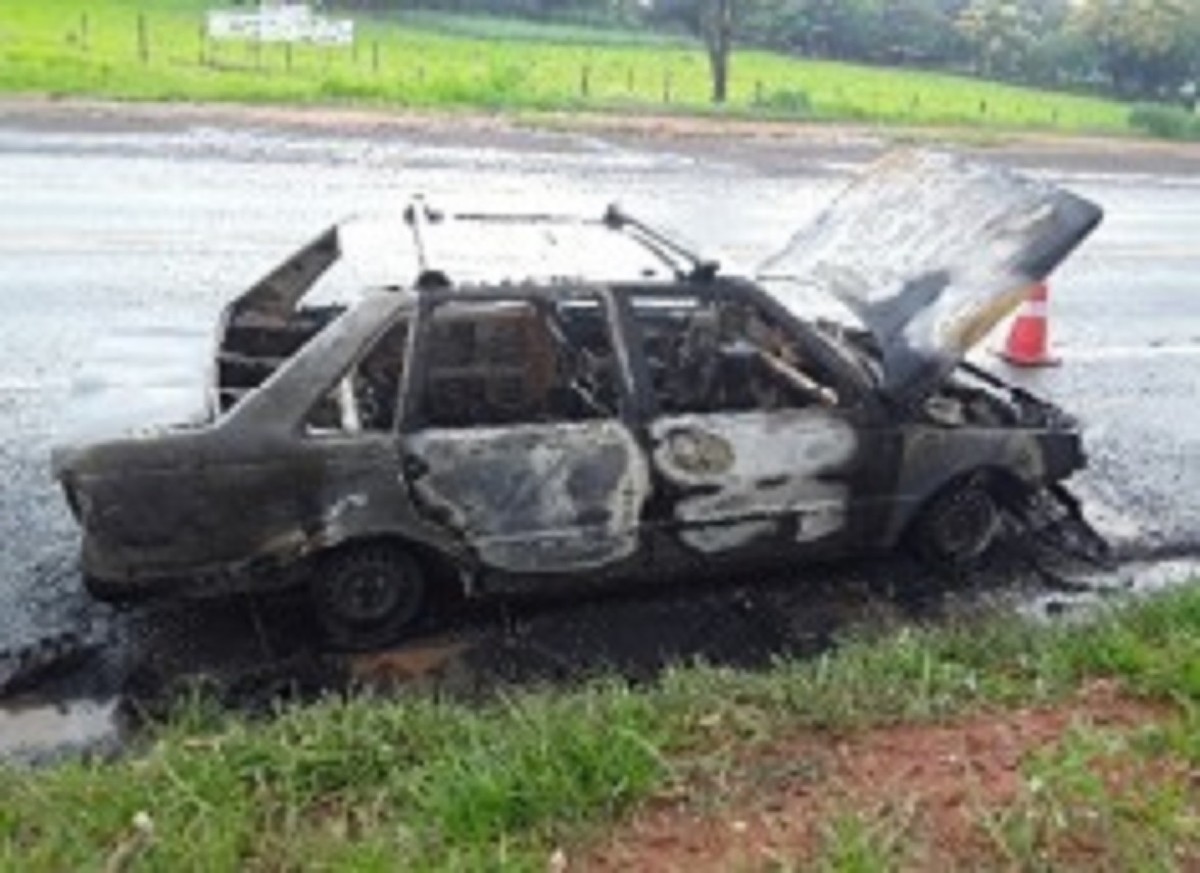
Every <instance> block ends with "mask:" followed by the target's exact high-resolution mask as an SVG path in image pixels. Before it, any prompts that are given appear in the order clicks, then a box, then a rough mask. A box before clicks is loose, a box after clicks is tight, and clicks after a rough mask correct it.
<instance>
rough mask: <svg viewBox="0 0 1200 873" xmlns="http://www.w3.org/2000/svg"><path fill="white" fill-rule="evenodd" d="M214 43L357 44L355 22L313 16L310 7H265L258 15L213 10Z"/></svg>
mask: <svg viewBox="0 0 1200 873" xmlns="http://www.w3.org/2000/svg"><path fill="white" fill-rule="evenodd" d="M207 29H208V36H209V38H210V39H244V40H251V41H254V42H315V43H321V44H322V45H349V44H350V43H352V42H354V22H353V21H352V20H350V19H348V18H341V19H334V18H325V17H324V16H321V15H313V13H312V10H311V9H309V8H308V7H307V6H275V7H263V8H261V9H259V10H258V11H257V12H232V11H229V10H224V9H213V10H210V11H209V13H208V16H207Z"/></svg>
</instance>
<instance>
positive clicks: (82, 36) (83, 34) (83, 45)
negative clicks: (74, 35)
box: [79, 12, 90, 54]
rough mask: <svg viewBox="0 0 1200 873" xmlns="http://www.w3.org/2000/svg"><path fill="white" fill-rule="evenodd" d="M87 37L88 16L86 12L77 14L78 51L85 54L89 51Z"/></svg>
mask: <svg viewBox="0 0 1200 873" xmlns="http://www.w3.org/2000/svg"><path fill="white" fill-rule="evenodd" d="M89 42H90V40H89V37H88V14H87V13H86V12H81V13H79V50H80V51H81V52H83V53H84V54H87V52H88V49H89V47H90V46H89Z"/></svg>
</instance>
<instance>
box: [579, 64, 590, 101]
mask: <svg viewBox="0 0 1200 873" xmlns="http://www.w3.org/2000/svg"><path fill="white" fill-rule="evenodd" d="M591 75H592V70H591V68H590V67H589V66H588V65H587V64H584V65H583V66H582V67H581V68H580V69H579V96H580V97H583V98H584V99H587V96H588V92H589V91H590V90H591V82H590V79H591Z"/></svg>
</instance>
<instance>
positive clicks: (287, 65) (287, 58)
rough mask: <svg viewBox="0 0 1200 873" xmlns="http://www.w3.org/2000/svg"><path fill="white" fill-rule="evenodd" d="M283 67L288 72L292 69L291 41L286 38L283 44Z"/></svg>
mask: <svg viewBox="0 0 1200 873" xmlns="http://www.w3.org/2000/svg"><path fill="white" fill-rule="evenodd" d="M283 68H284V69H285V70H287V71H288V72H289V73H290V72H291V71H292V41H291V40H288V41H287V42H285V43H284V44H283Z"/></svg>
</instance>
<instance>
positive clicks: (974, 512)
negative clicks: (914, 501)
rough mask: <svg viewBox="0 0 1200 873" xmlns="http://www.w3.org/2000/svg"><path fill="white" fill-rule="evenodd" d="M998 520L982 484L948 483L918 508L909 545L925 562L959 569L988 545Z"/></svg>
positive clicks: (995, 507) (993, 502)
mask: <svg viewBox="0 0 1200 873" xmlns="http://www.w3.org/2000/svg"><path fill="white" fill-rule="evenodd" d="M1001 522H1002V516H1001V512H1000V507H999V505H998V504H997V502H996V498H995V497H993V496H992V494H991V493H990V492H989V491H988V490H987V489H986V488H985V487H984V486H983V485H982V484H979V483H977V482H969V483H966V484H963V485H960V486H958V487H954V486H952V487H950V488H948V489H946V490H943V491H941V492H940V493H938V494H937V495H935V496H934V497H933V498H932V499H931V500H930V501H929V503H927V504H926V505H925V506H924V507H923V508H922V509H921V512H920V514H919V515H918V516H917V519H916V521H915V522H914V523H913V526H912V529H911V531H910V533H909V544H910V546H911V547H912V549H913V551H914V552H916V554H917V557H919V558H921V559H922V560H924V561H926V562H927V563H930V564H933V565H934V566H936V567H940V568H943V569H948V570H963V569H966V568H968V567H970V566H971V565H972V564H974V563H975V562H977V561H978V560H979V559H980V558H982V557H983V555H984V554H985V553H986V552H987V550H988V549H989V548H991V546H992V543H994V542H995V540H996V536H997V534H999V532H1000V528H1001Z"/></svg>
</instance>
